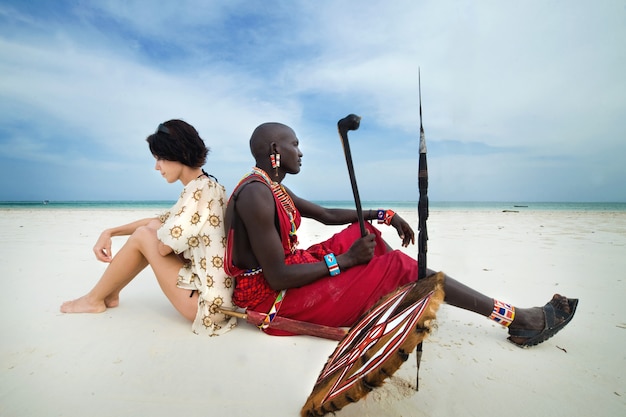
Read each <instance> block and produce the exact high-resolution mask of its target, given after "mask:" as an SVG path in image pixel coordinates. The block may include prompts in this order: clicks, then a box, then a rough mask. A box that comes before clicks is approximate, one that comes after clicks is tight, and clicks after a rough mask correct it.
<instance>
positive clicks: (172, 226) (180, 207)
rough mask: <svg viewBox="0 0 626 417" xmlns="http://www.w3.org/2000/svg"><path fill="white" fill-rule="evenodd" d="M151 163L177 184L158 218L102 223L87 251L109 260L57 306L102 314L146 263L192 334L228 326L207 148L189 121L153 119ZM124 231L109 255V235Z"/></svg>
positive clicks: (217, 202)
mask: <svg viewBox="0 0 626 417" xmlns="http://www.w3.org/2000/svg"><path fill="white" fill-rule="evenodd" d="M146 140H147V142H148V144H149V147H150V152H152V155H153V156H154V157H155V159H156V166H155V169H156V170H158V171H160V172H161V175H162V176H163V177H164V178H165V180H166V181H167V182H168V183H174V182H176V181H180V182H181V183H182V184H183V185H184V188H183V191H182V193H181V195H180V198H179V199H178V201H177V202H176V204H174V206H173V207H172V208H171V209H170V210H169V211H167V212H166V213H164V214H163V215H161V216H159V217H158V218H148V219H142V220H138V221H135V222H133V223H130V224H126V225H123V226H119V227H115V228H112V229H107V230H105V231H104V232H102V234H101V235H100V237H99V239H98V241H97V242H96V245H95V246H94V248H93V251H94V252H95V254H96V258H97V259H98V260H100V261H102V262H108V263H109V266H108V267H107V269H106V270H105V272H104V274H103V275H102V277H101V278H100V280H99V281H98V282H97V283H96V285H95V286H94V287H93V288H92V289H91V291H89V292H88V293H87V294H85V295H84V296H82V297H80V298H78V299H76V300H72V301H67V302H65V303H63V304H62V305H61V312H63V313H101V312H103V311H105V310H106V309H107V308H110V307H116V306H117V305H118V304H119V294H120V291H121V290H122V289H123V288H124V287H125V286H126V285H127V284H128V283H129V282H130V281H132V280H133V278H135V277H136V276H137V274H138V273H139V272H141V271H142V270H143V269H144V268H145V267H146V266H148V265H150V266H151V267H152V270H153V271H154V274H155V275H156V278H157V281H158V282H159V285H160V286H161V289H162V290H163V293H165V295H166V296H167V298H168V299H169V300H170V302H171V303H172V305H173V306H174V307H175V308H176V310H178V311H179V312H180V313H181V314H182V315H183V316H184V317H185V318H187V319H188V320H190V321H192V322H193V325H192V330H193V331H194V332H195V333H207V334H209V335H211V336H214V335H219V334H222V333H225V332H227V331H228V330H230V329H232V328H233V327H234V326H235V325H236V319H235V318H229V317H227V316H224V315H222V314H219V312H218V310H219V308H221V307H226V308H230V307H232V302H231V295H232V287H233V286H232V279H231V278H230V277H229V276H227V275H226V274H225V273H224V270H223V268H222V266H223V255H224V248H225V236H224V221H223V219H224V210H225V205H224V203H225V201H226V198H225V190H224V187H223V186H221V185H220V184H218V183H217V181H215V180H214V179H212V178H211V177H210V176H209V175H208V174H207V173H206V172H205V171H204V170H203V169H202V166H203V165H204V163H205V161H206V156H207V154H208V152H209V149H208V148H207V147H206V146H205V144H204V142H203V140H202V139H201V138H200V136H199V135H198V132H197V131H196V129H194V127H193V126H191V125H189V124H188V123H186V122H184V121H182V120H170V121H168V122H165V123H163V124H161V125H159V127H158V129H157V131H156V132H155V133H154V134H152V135H150V136H148V138H147V139H146ZM113 236H129V238H128V240H127V241H126V243H125V244H124V246H122V248H121V249H120V251H119V252H118V253H117V255H115V256H112V252H111V237H113Z"/></svg>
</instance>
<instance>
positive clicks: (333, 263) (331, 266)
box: [324, 253, 341, 277]
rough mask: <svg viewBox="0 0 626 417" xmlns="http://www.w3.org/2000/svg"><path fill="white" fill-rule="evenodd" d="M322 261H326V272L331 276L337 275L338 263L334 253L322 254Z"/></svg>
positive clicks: (338, 271) (338, 272)
mask: <svg viewBox="0 0 626 417" xmlns="http://www.w3.org/2000/svg"><path fill="white" fill-rule="evenodd" d="M324 262H326V266H327V267H328V272H329V273H330V276H331V277H334V276H335V275H339V274H340V273H341V271H340V270H339V264H337V258H336V257H335V254H334V253H329V254H328V255H324Z"/></svg>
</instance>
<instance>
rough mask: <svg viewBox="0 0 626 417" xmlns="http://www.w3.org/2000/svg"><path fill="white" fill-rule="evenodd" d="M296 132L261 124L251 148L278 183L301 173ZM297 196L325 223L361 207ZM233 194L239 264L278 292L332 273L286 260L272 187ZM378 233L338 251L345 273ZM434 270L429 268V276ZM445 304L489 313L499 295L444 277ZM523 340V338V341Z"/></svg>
mask: <svg viewBox="0 0 626 417" xmlns="http://www.w3.org/2000/svg"><path fill="white" fill-rule="evenodd" d="M298 146H299V140H298V138H297V136H296V134H295V132H294V131H293V130H292V129H291V128H290V127H288V126H285V125H282V124H279V123H265V124H262V125H260V126H259V127H257V129H256V130H255V131H254V133H253V134H252V137H251V139H250V148H251V151H252V154H253V156H254V158H255V160H256V166H257V167H258V168H260V169H262V170H263V171H265V172H266V173H268V175H270V177H271V179H272V180H273V181H275V182H278V183H281V182H282V181H283V179H284V178H285V176H286V175H287V174H293V175H295V174H297V173H299V172H300V167H301V162H302V156H303V155H302V152H301V151H300V149H299V147H298ZM274 153H279V154H280V158H281V159H280V162H281V166H280V168H278V169H273V168H272V167H271V162H270V157H269V156H270V155H271V154H274ZM285 190H286V192H287V193H288V194H289V195H290V196H291V198H292V199H293V202H294V204H295V205H296V208H297V209H298V210H299V211H300V214H301V215H302V217H305V218H310V219H314V220H316V221H319V222H320V223H323V224H325V225H342V224H350V223H354V222H356V221H358V218H357V213H356V210H346V209H331V208H325V207H321V206H319V205H317V204H314V203H312V202H310V201H308V200H305V199H303V198H300V197H298V196H297V195H295V194H294V193H293V192H292V191H291V190H289V189H288V188H286V187H285ZM234 201H235V198H231V199H230V201H229V204H228V207H227V209H226V218H225V221H226V230H229V229H230V226H231V222H232V221H233V218H234V216H237V223H236V227H235V228H234V234H235V236H234V248H233V262H234V263H235V265H237V266H238V267H240V268H243V269H252V268H258V267H261V268H263V273H264V276H265V278H266V279H267V282H268V283H269V285H270V286H271V287H272V289H274V290H282V289H288V288H294V287H302V286H304V285H307V284H310V283H312V282H314V281H316V280H318V279H321V278H324V277H327V276H328V268H327V266H326V263H325V262H317V263H308V264H296V265H287V264H285V255H284V252H283V246H282V243H281V239H280V234H279V230H278V229H277V226H276V224H275V217H276V206H275V203H274V197H273V195H272V192H271V191H270V190H269V188H268V187H267V186H266V185H264V184H261V183H259V182H251V183H249V184H248V185H246V186H245V187H243V188H242V189H240V192H239V193H238V195H237V196H236V213H235V212H234V206H235V204H234ZM363 214H364V217H365V220H373V219H374V218H376V213H375V212H373V211H365V212H364V213H363ZM391 226H392V227H394V228H395V229H396V230H397V232H398V235H399V237H400V239H401V240H402V246H404V247H406V246H408V245H409V244H415V233H414V232H413V229H412V228H411V227H410V225H409V224H408V223H407V222H406V221H405V220H404V219H402V218H401V217H400V216H399V215H398V214H396V215H395V216H394V217H393V219H392V222H391ZM374 247H375V242H374V235H371V234H368V235H367V236H364V237H361V238H359V239H357V240H356V241H355V242H354V243H353V244H352V246H351V247H350V249H349V250H348V251H347V252H345V253H343V254H339V255H337V263H338V264H339V268H340V269H341V270H342V271H344V270H346V269H349V268H351V267H353V266H355V265H360V264H365V263H368V262H369V261H370V260H371V259H372V257H373V256H374ZM432 273H434V271H432V270H428V274H429V275H430V274H432ZM444 290H445V302H446V303H448V304H451V305H454V306H456V307H459V308H462V309H465V310H469V311H473V312H475V313H478V314H480V315H482V316H486V317H488V316H489V315H490V314H491V311H492V309H493V298H490V297H487V296H486V295H484V294H481V293H479V292H478V291H476V290H473V289H472V288H469V287H468V286H466V285H464V284H462V283H460V282H458V281H456V280H455V279H453V278H451V277H449V276H446V277H445V281H444ZM544 321H545V320H544V317H543V311H542V310H541V308H539V307H534V308H528V309H524V308H517V309H516V315H515V320H514V321H513V323H511V325H510V327H509V328H521V329H533V330H534V329H537V330H539V329H542V328H543V326H544ZM520 341H521V339H520Z"/></svg>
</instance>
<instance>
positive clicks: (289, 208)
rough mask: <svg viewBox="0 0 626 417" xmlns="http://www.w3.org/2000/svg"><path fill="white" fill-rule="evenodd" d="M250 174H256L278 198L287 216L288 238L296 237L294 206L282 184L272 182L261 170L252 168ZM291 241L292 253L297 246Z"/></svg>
mask: <svg viewBox="0 0 626 417" xmlns="http://www.w3.org/2000/svg"><path fill="white" fill-rule="evenodd" d="M251 174H256V175H258V176H259V177H261V178H263V181H265V183H266V184H267V185H269V187H270V189H271V190H272V192H273V193H274V195H275V196H276V198H278V201H280V204H281V205H282V206H283V208H284V209H285V211H286V212H287V214H288V215H289V223H291V230H290V231H289V236H291V237H295V236H296V222H295V218H296V205H295V204H294V202H293V200H292V199H291V197H290V196H289V194H287V192H286V191H285V187H283V186H282V184H280V183H278V182H275V181H272V180H271V179H270V176H269V175H267V172H265V171H263V170H262V169H261V168H258V167H253V168H252V173H251ZM292 240H294V242H292V251H293V249H295V245H296V244H297V242H295V240H296V239H292Z"/></svg>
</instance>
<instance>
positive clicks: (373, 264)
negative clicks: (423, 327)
mask: <svg viewBox="0 0 626 417" xmlns="http://www.w3.org/2000/svg"><path fill="white" fill-rule="evenodd" d="M298 146H299V140H298V138H297V137H296V134H295V133H294V131H293V130H292V129H291V128H290V127H288V126H285V125H283V124H280V123H264V124H262V125H260V126H259V127H257V128H256V129H255V130H254V132H253V134H252V137H251V139H250V149H251V151H252V155H253V156H254V158H255V160H256V166H255V167H254V168H253V169H252V172H250V173H249V174H248V175H247V176H246V177H244V178H243V179H242V180H241V182H240V183H239V184H238V185H237V187H236V188H235V190H234V191H233V193H232V195H231V197H230V200H229V202H228V206H227V209H226V219H225V223H226V231H227V249H226V259H225V269H226V272H227V273H228V274H229V275H231V276H233V277H235V279H236V287H235V291H234V294H233V302H234V303H235V304H237V305H238V306H239V307H242V308H246V309H250V310H253V311H259V312H263V313H268V312H270V311H272V312H273V313H275V312H277V314H278V316H281V317H287V318H291V319H295V320H300V321H306V322H311V323H317V324H322V325H326V326H347V327H349V326H352V325H353V324H354V323H355V322H356V321H357V320H358V318H359V317H360V316H361V315H362V314H363V313H364V312H366V311H367V310H368V309H369V308H370V307H371V306H372V305H373V304H374V303H375V302H376V301H377V300H378V299H379V298H380V297H381V296H383V295H385V294H388V293H390V292H392V291H393V290H395V289H396V288H397V287H399V286H401V285H403V284H406V283H408V282H411V281H415V280H416V279H417V275H418V274H417V261H416V260H415V259H413V258H411V257H409V256H408V255H406V254H404V253H403V252H401V251H398V250H391V248H390V247H389V246H388V245H387V244H386V243H385V242H384V241H383V239H382V238H381V235H380V232H379V231H378V230H377V229H376V228H375V227H373V226H372V225H370V224H367V230H368V231H369V233H368V234H367V235H366V236H365V237H361V233H360V228H359V225H358V223H357V221H358V219H357V214H356V210H347V209H330V208H324V207H321V206H319V205H317V204H314V203H312V202H310V201H307V200H305V199H303V198H300V197H298V196H297V195H295V194H294V193H293V192H292V191H290V190H289V189H288V188H286V187H285V186H283V185H282V181H283V179H284V178H285V176H286V175H287V174H297V173H298V172H300V167H301V164H302V152H301V151H300V149H299V147H298ZM363 215H364V217H365V220H374V219H380V220H382V222H384V223H386V224H387V225H389V226H391V227H394V228H395V229H396V230H397V231H398V235H399V236H400V239H401V240H402V245H403V246H405V247H406V246H407V245H409V244H411V243H413V244H414V243H415V234H414V232H413V230H412V229H411V227H410V226H409V224H408V223H407V222H406V221H404V220H403V219H402V218H401V217H400V216H399V215H398V214H395V213H394V212H393V211H391V210H382V211H377V210H370V211H365V212H364V214H363ZM301 217H306V218H311V219H314V220H316V221H319V222H321V223H323V224H326V225H342V224H347V225H349V226H348V227H347V228H346V229H344V230H343V231H341V232H339V233H337V234H336V235H334V236H332V237H331V238H330V239H328V240H327V241H325V242H321V243H319V244H316V245H313V246H311V247H310V248H308V249H306V250H303V249H299V248H298V247H297V243H298V239H297V236H296V231H297V228H298V226H299V225H300V220H301ZM433 273H434V271H431V270H429V271H428V275H430V274H433ZM285 290H286V291H285ZM444 290H445V302H446V303H448V304H451V305H454V306H456V307H460V308H463V309H465V310H469V311H473V312H475V313H478V314H480V315H483V316H485V317H489V318H491V319H493V320H495V321H497V322H498V323H500V324H502V325H504V326H506V327H508V330H509V340H510V341H511V342H513V343H515V344H516V345H518V346H522V347H524V346H532V345H536V344H538V343H541V342H543V341H545V340H547V339H548V338H550V337H552V336H553V335H554V334H556V333H557V332H558V331H559V330H561V329H562V328H563V327H564V326H565V325H566V324H567V323H568V322H569V321H570V320H571V318H572V317H573V315H574V312H575V309H576V305H577V301H578V300H575V299H568V298H566V297H564V296H561V295H558V294H555V295H554V297H553V298H552V300H551V301H550V302H548V303H547V304H546V305H545V306H544V307H534V308H515V307H514V306H512V305H510V304H507V303H503V302H501V301H499V300H495V299H493V298H490V297H487V296H486V295H483V294H481V293H479V292H477V291H475V290H473V289H471V288H469V287H467V286H465V285H463V284H461V283H460V282H458V281H456V280H454V279H453V278H451V277H449V276H445V281H444ZM264 330H265V331H266V332H267V333H269V334H274V335H284V334H286V333H285V332H283V331H279V330H276V329H272V328H271V327H268V328H265V329H264Z"/></svg>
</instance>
